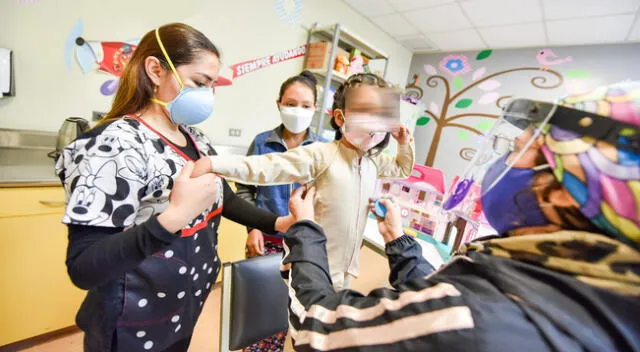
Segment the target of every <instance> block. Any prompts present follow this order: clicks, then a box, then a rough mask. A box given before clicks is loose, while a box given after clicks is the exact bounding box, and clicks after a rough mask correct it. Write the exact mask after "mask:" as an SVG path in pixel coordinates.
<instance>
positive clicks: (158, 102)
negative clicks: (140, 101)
mask: <svg viewBox="0 0 640 352" xmlns="http://www.w3.org/2000/svg"><path fill="white" fill-rule="evenodd" d="M150 100H151V101H152V102H154V103H156V104H160V105H162V106H164V107H166V106H167V105H169V104H167V103H165V102H164V101H162V100H158V99H156V98H151V99H150Z"/></svg>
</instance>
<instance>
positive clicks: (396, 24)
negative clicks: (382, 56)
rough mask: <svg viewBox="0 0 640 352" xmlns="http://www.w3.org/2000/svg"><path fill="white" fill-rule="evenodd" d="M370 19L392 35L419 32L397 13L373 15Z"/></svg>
mask: <svg viewBox="0 0 640 352" xmlns="http://www.w3.org/2000/svg"><path fill="white" fill-rule="evenodd" d="M371 20H372V21H373V23H375V24H377V25H378V26H379V27H380V28H382V29H383V30H384V31H385V32H387V33H389V34H391V35H392V36H394V37H398V36H406V35H416V34H420V31H419V30H418V29H417V28H416V27H415V26H414V25H412V24H411V23H408V21H407V19H406V18H404V17H403V16H402V15H401V14H399V13H396V14H393V15H383V16H380V17H373V18H372V19H371Z"/></svg>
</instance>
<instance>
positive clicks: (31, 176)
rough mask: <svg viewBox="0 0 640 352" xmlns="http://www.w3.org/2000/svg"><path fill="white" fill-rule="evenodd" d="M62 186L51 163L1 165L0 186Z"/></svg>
mask: <svg viewBox="0 0 640 352" xmlns="http://www.w3.org/2000/svg"><path fill="white" fill-rule="evenodd" d="M51 186H62V184H61V183H60V179H59V178H58V177H57V176H56V175H55V173H54V168H53V163H51V164H50V165H20V166H18V165H0V188H10V187H51Z"/></svg>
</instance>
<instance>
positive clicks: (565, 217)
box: [514, 152, 599, 232]
mask: <svg viewBox="0 0 640 352" xmlns="http://www.w3.org/2000/svg"><path fill="white" fill-rule="evenodd" d="M539 154H540V155H542V157H541V158H539V157H537V158H536V165H542V164H545V163H546V159H545V158H544V155H543V154H542V152H539ZM539 160H540V162H538V161H539ZM532 188H533V189H530V190H529V189H527V190H524V191H521V192H519V193H517V194H515V195H514V197H515V198H516V206H517V207H518V208H519V209H520V211H523V212H524V206H522V205H521V204H522V203H523V201H521V200H520V199H521V198H522V197H523V196H524V195H525V194H526V193H530V192H533V193H534V194H536V195H539V196H540V198H541V200H542V203H543V204H551V205H552V207H553V209H554V211H555V212H556V214H557V215H558V217H559V218H560V224H555V225H558V226H560V227H561V228H563V229H565V230H576V231H589V232H598V231H599V230H598V228H597V227H596V226H595V225H593V223H592V222H591V221H590V220H589V218H587V217H586V216H585V215H584V214H583V213H582V212H581V211H580V209H579V208H578V207H575V206H568V207H562V206H559V205H556V204H553V202H552V201H551V193H552V192H553V191H561V190H562V189H563V188H564V186H563V185H562V183H560V182H559V181H558V180H557V179H556V177H555V176H554V175H553V173H551V172H548V171H537V172H536V174H535V176H534V178H533V184H532ZM537 198H538V197H536V199H537ZM547 220H549V219H547ZM549 223H552V222H551V221H550V220H549Z"/></svg>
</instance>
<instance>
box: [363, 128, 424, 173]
mask: <svg viewBox="0 0 640 352" xmlns="http://www.w3.org/2000/svg"><path fill="white" fill-rule="evenodd" d="M392 136H393V138H394V139H395V140H396V141H398V151H397V152H396V156H389V155H384V154H378V155H376V156H375V157H374V158H373V162H374V163H375V164H376V166H377V167H378V177H379V178H407V177H409V176H410V175H411V170H412V169H413V163H414V157H415V156H414V145H413V137H411V133H410V132H409V129H408V128H407V126H404V125H403V126H402V127H401V128H400V129H399V130H398V131H397V132H393V133H392Z"/></svg>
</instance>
